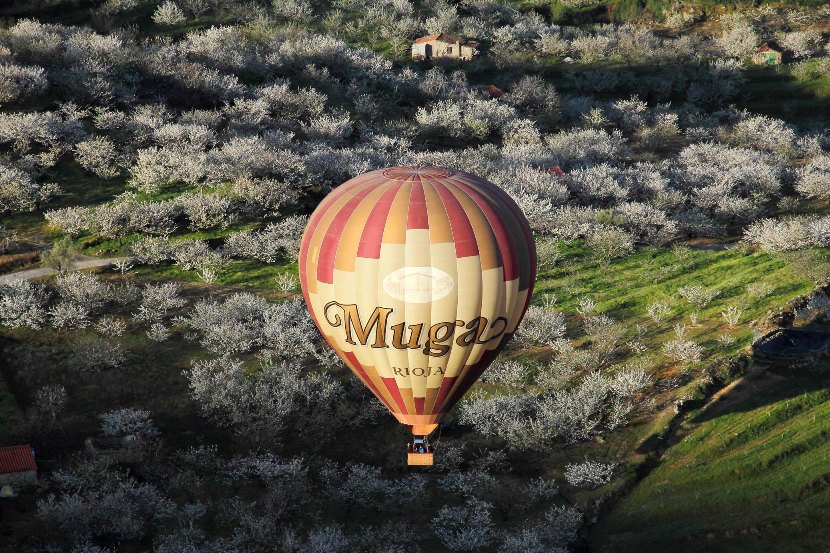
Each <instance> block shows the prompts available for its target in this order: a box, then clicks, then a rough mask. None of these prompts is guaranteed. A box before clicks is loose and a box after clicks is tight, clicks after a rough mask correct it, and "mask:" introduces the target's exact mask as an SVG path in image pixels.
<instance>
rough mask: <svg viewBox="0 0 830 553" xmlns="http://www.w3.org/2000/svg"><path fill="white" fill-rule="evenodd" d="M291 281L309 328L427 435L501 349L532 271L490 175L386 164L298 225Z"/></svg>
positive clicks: (420, 440)
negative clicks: (295, 276) (295, 279)
mask: <svg viewBox="0 0 830 553" xmlns="http://www.w3.org/2000/svg"><path fill="white" fill-rule="evenodd" d="M299 269H300V282H301V285H302V290H303V295H304V297H305V301H306V304H307V306H308V309H309V312H310V313H311V316H312V318H313V319H314V322H315V324H316V325H317V328H319V329H320V332H321V333H322V335H323V336H324V337H325V339H326V341H327V342H328V344H329V345H330V346H331V347H332V349H334V351H335V352H336V353H337V355H338V356H339V357H340V358H341V359H342V360H343V362H344V363H345V364H346V365H348V367H349V368H351V370H352V371H353V372H354V373H355V374H356V375H357V377H358V378H360V380H361V381H362V382H363V383H364V384H365V385H366V386H367V387H368V388H369V389H370V390H371V391H372V393H373V394H374V395H375V396H377V398H378V399H379V400H380V401H381V402H383V404H384V405H385V406H386V407H387V408H388V409H389V411H390V412H391V413H392V414H393V415H394V416H395V417H396V418H397V419H398V421H400V422H401V423H402V424H405V425H408V426H410V427H411V432H412V434H413V436H414V439H413V442H412V443H411V444H410V450H409V455H408V460H409V464H421V465H431V464H432V447H431V446H430V444H429V438H428V436H429V434H430V433H431V432H432V431H434V430H435V429H436V428H437V427H438V425H439V423H440V422H441V418H442V417H443V416H444V415H445V414H446V413H447V412H448V411H449V410H450V409H451V408H452V407H453V405H455V403H456V402H457V401H458V400H459V399H460V398H461V397H462V396H463V395H464V393H465V392H466V391H467V390H468V389H469V388H470V386H471V385H472V384H473V383H474V382H475V381H476V380H477V379H478V377H479V376H481V374H482V373H483V372H484V370H485V369H486V368H487V367H488V366H489V365H490V363H491V362H492V361H493V360H494V359H495V357H496V356H497V355H498V353H499V352H500V351H501V350H502V349H503V348H504V347H505V345H506V344H507V342H508V340H509V339H510V337H511V336H512V334H513V333H514V332H515V331H516V327H517V326H518V324H519V322H520V321H521V319H522V317H523V316H524V313H525V310H526V309H527V306H528V304H529V302H530V297H531V294H532V291H533V283H534V280H535V276H536V250H535V245H534V242H533V237H532V235H531V232H530V227H529V226H528V223H527V220H526V219H525V217H524V215H523V213H522V211H521V209H520V208H519V207H518V206H517V205H516V203H515V202H514V201H513V200H512V199H511V198H510V197H509V196H508V195H507V194H506V193H505V192H504V191H503V190H501V189H500V188H499V187H497V186H496V185H494V184H492V183H490V182H488V181H486V180H484V179H482V178H480V177H477V176H475V175H472V174H470V173H465V172H463V171H457V170H454V169H447V168H444V167H435V166H426V167H425V166H413V167H390V168H387V169H378V170H376V171H371V172H369V173H366V174H363V175H360V176H358V177H355V178H353V179H351V180H349V181H347V182H345V183H343V184H342V185H340V186H339V187H337V188H336V189H334V191H332V192H331V193H330V194H329V195H328V196H326V198H324V199H323V201H322V202H321V203H320V205H319V206H318V207H317V209H316V210H315V211H314V213H313V214H312V216H311V218H310V219H309V222H308V226H307V227H306V229H305V233H304V234H303V239H302V244H301V247H300V257H299Z"/></svg>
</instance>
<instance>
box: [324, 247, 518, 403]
mask: <svg viewBox="0 0 830 553" xmlns="http://www.w3.org/2000/svg"><path fill="white" fill-rule="evenodd" d="M409 232H410V233H411V232H417V231H409ZM422 246H425V247H426V248H428V249H429V250H430V255H429V256H425V255H424V253H423V252H422V251H421V252H419V251H417V250H415V251H413V250H414V248H412V246H411V244H410V243H409V242H407V245H399V244H384V245H383V247H382V250H381V256H380V259H379V260H375V259H367V258H358V259H357V262H356V265H355V272H347V271H339V270H335V271H334V279H333V280H334V283H333V284H327V283H324V282H318V283H317V293H312V294H310V299H311V303H312V306H313V309H314V314H315V316H316V318H317V320H318V321H320V323H321V324H322V326H323V329H324V331H325V332H324V333H325V335H326V337H327V338H328V339H329V340H330V341H331V342H333V343H334V344H335V345H336V346H337V348H338V349H340V350H341V351H349V352H352V353H354V355H355V357H356V358H357V360H358V361H359V362H360V364H361V365H363V366H364V367H366V368H367V369H369V368H374V369H375V370H376V371H377V373H378V374H379V376H381V377H383V378H395V381H396V383H397V385H398V386H399V387H400V388H409V389H412V392H413V394H414V395H415V396H416V397H424V396H425V394H426V389H427V388H438V387H440V385H441V381H442V379H443V378H444V377H454V376H458V375H459V374H460V372H461V371H462V369H463V368H464V367H465V366H469V365H472V364H474V363H476V362H477V361H478V360H479V359H480V358H481V356H482V355H483V353H484V351H485V350H487V349H493V348H495V347H497V346H498V344H499V340H492V341H488V342H486V343H484V344H473V345H472V346H469V347H462V346H459V345H458V344H457V343H456V342H455V340H456V339H458V338H459V337H460V336H461V335H463V334H464V333H466V332H468V331H469V329H467V328H466V327H463V326H462V327H458V326H456V327H455V328H454V330H453V334H452V339H446V340H444V341H445V342H446V345H449V346H451V349H450V351H449V352H448V353H447V354H445V355H442V356H438V357H435V356H429V355H426V354H424V353H423V347H424V345H423V342H425V341H426V339H427V338H428V332H429V329H430V328H431V327H432V325H434V324H436V323H442V322H454V321H457V320H458V321H464V323H468V322H470V321H474V320H475V319H477V318H478V317H479V316H481V317H484V318H486V319H487V320H488V321H489V323H490V324H492V323H493V321H495V320H496V319H497V318H498V317H506V318H508V320H511V319H516V318H517V315H516V314H515V311H516V310H517V303H516V300H522V298H521V297H520V296H523V294H521V295H520V294H517V289H518V281H517V280H514V281H511V282H503V270H502V268H501V267H497V268H494V269H489V270H485V271H482V270H481V266H480V263H479V260H478V257H477V256H470V257H464V258H457V257H455V247H454V245H453V244H425V245H422ZM410 260H413V261H412V262H411V263H410ZM403 261H405V262H406V264H407V265H410V266H417V267H425V266H429V267H434V268H436V269H439V270H440V271H442V272H444V273H446V274H447V275H449V276H450V277H451V278H452V279H453V280H454V286H453V289H452V290H451V291H450V292H449V293H448V294H446V295H444V296H443V297H441V298H440V299H437V300H434V301H433V302H431V303H430V302H406V301H403V300H401V299H399V298H397V297H394V296H393V295H391V294H389V293H388V292H387V291H386V290H385V289H384V287H383V286H382V285H379V283H381V282H382V281H383V279H384V278H385V277H386V276H387V275H389V274H391V273H393V272H394V271H396V270H398V269H400V268H402V267H405V265H404V264H403ZM331 301H336V302H339V303H341V304H356V305H358V306H361V307H362V310H360V308H358V314H359V321H360V324H363V325H366V324H367V323H368V321H369V318H370V316H371V314H372V313H371V312H369V309H367V308H366V306H371V307H375V306H377V307H386V308H391V310H392V311H391V312H390V313H389V315H388V320H387V325H386V336H385V340H384V341H385V342H386V343H387V345H390V346H391V340H392V338H393V334H394V333H393V331H392V328H393V327H394V326H395V325H397V324H400V323H405V325H406V326H405V327H404V329H403V330H404V333H403V334H402V338H403V339H402V342H403V343H404V344H406V343H407V342H408V341H409V340H410V339H412V338H413V331H412V330H411V329H410V325H418V324H421V325H423V326H422V328H421V346H420V347H418V348H416V349H411V348H406V349H398V348H395V347H387V348H371V347H361V346H360V342H358V345H353V344H351V343H349V342H348V341H347V340H346V338H347V334H346V329H345V325H346V324H347V323H346V321H342V322H341V325H340V326H338V327H332V326H331V325H330V324H329V323H328V322H327V314H326V313H324V308H325V305H326V304H327V303H329V302H331ZM522 301H523V300H522ZM329 316H331V313H329ZM341 316H342V314H341ZM507 327H508V329H509V328H511V323H510V322H509V323H508V325H507ZM488 330H489V329H488ZM378 331H379V326H378V325H376V326H375V327H373V328H372V329H371V331H370V333H369V335H368V336H367V340H366V343H367V344H368V345H371V344H374V343H375V340H376V338H377V332H378ZM352 339H353V341H356V340H355V336H352ZM396 367H398V368H409V369H414V368H427V367H430V368H431V370H430V371H429V373H430V374H429V375H428V376H426V377H424V376H416V375H414V374H413V373H412V371H411V370H410V371H398V372H397V373H396V371H395V370H394V369H395V368H396ZM438 369H440V370H438ZM406 372H408V373H409V374H408V375H407V374H405V373H406ZM401 373H404V374H401ZM442 373H443V374H442Z"/></svg>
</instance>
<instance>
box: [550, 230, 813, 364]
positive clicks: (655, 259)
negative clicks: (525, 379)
mask: <svg viewBox="0 0 830 553" xmlns="http://www.w3.org/2000/svg"><path fill="white" fill-rule="evenodd" d="M562 251H563V253H564V254H565V255H564V259H563V261H562V262H560V263H559V264H558V265H557V266H556V267H555V268H554V269H551V270H547V271H544V270H543V271H541V273H540V278H539V280H538V282H537V286H536V289H535V292H534V294H535V296H536V301H537V302H539V303H541V302H542V301H543V298H545V297H547V296H553V297H556V298H557V300H558V301H557V304H556V308H557V309H560V310H562V311H564V312H565V313H569V314H573V313H574V312H575V311H576V307H577V304H578V302H579V300H580V299H581V298H583V297H588V298H590V299H592V300H594V301H595V302H596V304H597V311H600V312H603V313H606V314H607V315H609V316H611V317H614V318H615V319H617V320H620V321H623V322H624V323H625V324H626V325H627V326H628V327H629V328H630V329H632V330H633V329H634V328H635V327H636V325H641V326H642V327H643V329H644V330H645V334H644V336H643V340H644V343H645V344H646V346H648V347H649V349H650V350H652V351H653V350H655V349H659V347H660V346H661V345H662V343H663V342H665V341H666V340H667V339H669V338H670V337H672V336H673V335H674V329H673V325H674V324H678V323H679V324H686V325H687V326H688V330H689V336H690V338H691V339H693V340H697V341H698V342H700V343H701V344H702V345H703V346H704V347H706V348H707V352H721V353H724V354H734V353H737V352H738V351H740V350H741V349H743V347H744V346H746V345H747V343H748V340H749V338H750V335H751V332H752V329H751V327H749V326H748V325H747V323H748V322H750V321H754V320H758V319H761V318H763V317H764V316H765V315H766V314H767V311H768V310H770V309H773V308H775V307H778V306H782V305H784V304H786V303H787V302H788V301H789V300H791V299H793V298H795V297H797V296H800V295H802V294H806V293H808V292H809V291H810V290H812V289H813V283H812V282H810V281H809V280H807V279H806V278H804V277H803V276H800V275H797V274H795V272H794V271H793V269H792V267H791V266H790V265H789V264H788V263H787V262H786V261H784V260H783V259H780V258H777V257H771V256H770V255H768V254H766V253H763V252H753V251H748V250H744V249H742V248H740V247H736V248H731V249H726V250H712V249H694V248H689V247H680V248H676V249H672V248H656V247H643V248H640V249H639V250H638V251H637V252H636V253H634V254H633V255H631V256H628V257H626V258H624V259H621V260H617V261H614V262H612V263H611V264H610V265H609V266H605V265H603V264H597V263H596V262H595V261H594V260H592V259H591V256H590V254H589V253H588V251H587V249H585V248H584V247H582V246H580V245H579V244H574V245H571V246H563V250H562ZM759 282H764V283H767V284H769V285H771V286H772V287H773V292H772V293H771V294H770V295H769V296H767V297H764V298H755V297H752V296H751V295H749V294H748V293H747V290H746V286H747V285H748V284H752V283H759ZM690 285H701V286H703V287H706V288H711V289H715V290H718V291H719V295H718V296H717V297H716V298H715V299H714V300H713V301H712V302H711V303H710V304H709V305H708V306H706V307H705V308H704V309H702V310H701V311H700V313H699V318H698V325H697V326H692V325H691V324H690V320H689V315H690V314H691V313H692V312H693V311H694V308H693V307H692V306H691V305H690V304H689V303H688V302H686V301H685V300H683V299H682V298H681V297H680V296H679V295H678V293H677V290H678V289H679V288H681V287H684V286H690ZM655 301H661V302H664V303H668V304H669V305H671V306H672V311H671V313H670V314H669V316H668V317H667V319H666V320H665V321H663V322H662V323H661V324H660V325H657V324H655V323H654V322H653V321H652V320H651V319H649V318H648V315H647V313H646V309H647V307H648V306H649V305H650V304H651V303H652V302H655ZM730 306H736V307H740V308H741V309H743V315H742V317H741V321H740V324H739V325H737V326H736V328H734V329H729V328H727V324H726V321H725V320H724V318H723V316H722V315H721V312H722V311H723V310H724V309H726V308H727V307H730ZM724 332H725V333H728V334H731V335H733V336H734V337H735V338H736V339H737V341H736V343H735V344H733V345H732V346H731V347H730V348H724V347H723V346H721V345H720V343H719V342H717V341H716V339H717V337H718V335H719V334H720V333H724Z"/></svg>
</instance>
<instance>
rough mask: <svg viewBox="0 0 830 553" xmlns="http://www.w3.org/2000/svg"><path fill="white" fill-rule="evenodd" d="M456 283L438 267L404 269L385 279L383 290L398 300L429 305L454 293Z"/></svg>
mask: <svg viewBox="0 0 830 553" xmlns="http://www.w3.org/2000/svg"><path fill="white" fill-rule="evenodd" d="M453 286H455V282H454V281H453V278H452V277H451V276H450V275H448V274H447V273H446V272H444V271H442V270H441V269H438V268H436V267H402V268H400V269H398V270H397V271H394V272H392V273H390V274H389V275H387V276H386V278H385V279H383V289H384V290H385V291H386V293H387V294H389V295H390V296H392V297H393V298H395V299H396V300H401V301H405V302H407V303H427V302H431V301H436V300H440V299H441V298H444V297H446V296H447V294H449V293H450V292H452V289H453Z"/></svg>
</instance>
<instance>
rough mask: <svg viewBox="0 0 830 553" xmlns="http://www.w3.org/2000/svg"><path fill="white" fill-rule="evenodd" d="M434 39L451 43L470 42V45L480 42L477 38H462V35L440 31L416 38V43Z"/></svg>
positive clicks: (476, 44)
mask: <svg viewBox="0 0 830 553" xmlns="http://www.w3.org/2000/svg"><path fill="white" fill-rule="evenodd" d="M433 40H440V41H441V42H450V43H455V42H459V43H461V44H469V45H470V46H478V42H476V41H475V40H470V39H469V38H462V37H457V36H451V35H445V34H444V33H438V34H437V35H429V36H422V37H421V38H417V39H415V44H422V43H424V42H432V41H433Z"/></svg>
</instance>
